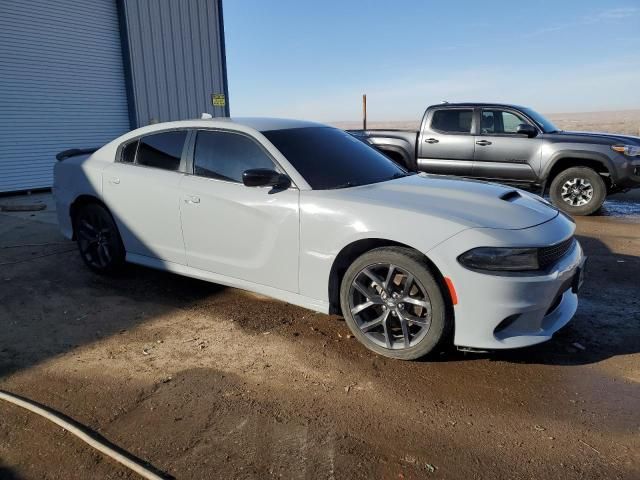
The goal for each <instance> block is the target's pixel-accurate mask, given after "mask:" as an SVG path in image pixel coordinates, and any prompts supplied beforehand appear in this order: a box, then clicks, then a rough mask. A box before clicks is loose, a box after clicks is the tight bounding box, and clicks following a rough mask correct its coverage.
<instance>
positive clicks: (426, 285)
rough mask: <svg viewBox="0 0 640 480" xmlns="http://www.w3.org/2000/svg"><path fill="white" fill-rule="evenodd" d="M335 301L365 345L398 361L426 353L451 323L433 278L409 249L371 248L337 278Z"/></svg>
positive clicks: (441, 337)
mask: <svg viewBox="0 0 640 480" xmlns="http://www.w3.org/2000/svg"><path fill="white" fill-rule="evenodd" d="M340 305H341V308H342V313H343V315H344V318H345V320H346V323H347V325H348V326H349V328H350V329H351V331H352V332H353V334H354V336H355V337H356V338H357V339H358V340H359V341H360V342H361V343H363V344H364V346H365V347H367V348H368V349H369V350H372V351H374V352H376V353H378V354H380V355H384V356H386V357H391V358H397V359H400V360H415V359H417V358H420V357H423V356H425V355H427V354H428V353H430V352H431V351H433V350H434V349H435V348H436V347H437V346H438V345H439V344H440V343H441V342H442V340H443V339H444V338H446V336H447V334H448V332H449V329H450V326H451V319H449V318H447V309H446V306H445V301H444V297H443V294H442V291H441V290H440V287H439V286H438V282H437V281H436V279H435V278H434V276H433V274H432V273H431V272H430V271H429V269H428V268H427V266H426V265H425V263H424V261H423V260H422V259H421V258H420V255H418V254H417V253H416V252H413V251H412V250H410V249H408V248H399V247H382V248H376V249H374V250H371V251H369V252H367V253H365V254H363V255H362V256H360V257H358V258H357V259H356V260H355V261H354V262H353V263H352V264H351V266H350V267H349V268H348V269H347V271H346V273H345V275H344V278H343V279H342V285H341V287H340Z"/></svg>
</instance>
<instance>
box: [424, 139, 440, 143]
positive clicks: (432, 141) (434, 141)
mask: <svg viewBox="0 0 640 480" xmlns="http://www.w3.org/2000/svg"><path fill="white" fill-rule="evenodd" d="M439 141H440V140H438V139H437V138H427V139H426V140H425V141H424V143H438V142H439Z"/></svg>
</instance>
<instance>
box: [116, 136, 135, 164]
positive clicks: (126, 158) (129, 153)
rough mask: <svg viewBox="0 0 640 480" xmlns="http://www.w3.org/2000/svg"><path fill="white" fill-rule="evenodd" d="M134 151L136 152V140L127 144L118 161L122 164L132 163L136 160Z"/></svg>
mask: <svg viewBox="0 0 640 480" xmlns="http://www.w3.org/2000/svg"><path fill="white" fill-rule="evenodd" d="M136 150H138V140H135V141H133V142H130V143H127V144H126V145H125V146H124V147H123V148H122V154H121V155H120V161H121V162H123V163H133V162H134V161H135V160H136Z"/></svg>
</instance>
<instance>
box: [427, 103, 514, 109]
mask: <svg viewBox="0 0 640 480" xmlns="http://www.w3.org/2000/svg"><path fill="white" fill-rule="evenodd" d="M437 107H496V108H515V109H517V110H522V109H523V108H525V107H523V106H522V105H515V104H512V103H492V102H457V103H449V102H443V103H438V104H435V105H431V106H430V107H429V108H437Z"/></svg>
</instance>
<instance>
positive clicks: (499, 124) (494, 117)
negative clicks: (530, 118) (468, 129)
mask: <svg viewBox="0 0 640 480" xmlns="http://www.w3.org/2000/svg"><path fill="white" fill-rule="evenodd" d="M522 123H528V122H527V121H526V120H524V119H523V118H521V117H519V116H518V115H515V114H514V113H511V112H506V111H503V110H483V111H482V125H481V127H480V131H481V132H482V133H485V134H487V133H516V132H517V131H518V126H519V125H520V124H522Z"/></svg>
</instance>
